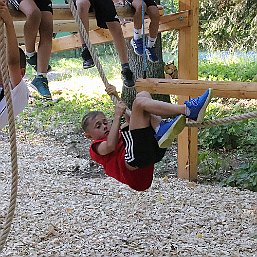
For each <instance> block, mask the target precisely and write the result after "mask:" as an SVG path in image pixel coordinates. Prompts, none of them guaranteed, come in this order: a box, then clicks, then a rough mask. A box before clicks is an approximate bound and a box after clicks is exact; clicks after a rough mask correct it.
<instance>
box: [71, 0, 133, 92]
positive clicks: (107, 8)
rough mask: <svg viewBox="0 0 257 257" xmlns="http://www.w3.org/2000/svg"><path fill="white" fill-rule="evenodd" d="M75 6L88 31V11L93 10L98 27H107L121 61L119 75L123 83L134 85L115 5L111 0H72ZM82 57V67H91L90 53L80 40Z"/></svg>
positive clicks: (128, 85) (127, 85)
mask: <svg viewBox="0 0 257 257" xmlns="http://www.w3.org/2000/svg"><path fill="white" fill-rule="evenodd" d="M74 1H75V3H76V6H77V10H78V15H79V17H80V19H81V21H82V23H83V25H84V27H85V29H86V31H87V33H88V32H89V17H88V12H89V11H92V10H94V12H95V16H96V20H97V25H98V27H100V28H105V29H107V28H108V29H109V31H110V33H111V35H112V37H113V42H114V44H115V47H116V49H117V52H118V55H119V58H120V62H121V67H122V71H121V75H122V79H123V81H124V85H125V86H126V87H128V88H131V87H133V86H134V85H135V82H134V76H133V73H132V71H131V70H130V68H129V63H128V54H127V48H126V43H125V39H124V36H123V32H122V29H121V25H120V23H119V19H118V16H117V13H116V9H115V6H114V4H113V2H112V0H104V1H103V0H74ZM82 46H83V49H82V58H83V60H84V62H83V67H84V68H85V69H87V68H90V67H93V66H94V62H93V59H92V57H91V54H90V52H89V50H88V48H87V46H86V45H85V44H84V42H83V40H82Z"/></svg>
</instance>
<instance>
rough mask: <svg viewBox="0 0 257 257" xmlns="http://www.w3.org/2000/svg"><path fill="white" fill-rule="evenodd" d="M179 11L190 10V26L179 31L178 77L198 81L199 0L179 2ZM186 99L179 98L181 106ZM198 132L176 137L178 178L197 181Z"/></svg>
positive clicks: (188, 132)
mask: <svg viewBox="0 0 257 257" xmlns="http://www.w3.org/2000/svg"><path fill="white" fill-rule="evenodd" d="M179 10H180V11H184V10H190V20H189V23H190V26H188V27H184V28H181V29H180V30H179V40H178V68H179V69H178V77H179V78H181V79H193V80H197V79H198V31H199V18H198V15H199V0H179ZM185 100H188V97H184V96H179V97H178V103H179V104H182V103H184V101H185ZM197 147H198V130H197V129H196V128H185V129H184V130H183V131H182V133H180V135H179V136H178V177H179V178H182V179H188V180H190V181H195V180H197V157H198V150H197Z"/></svg>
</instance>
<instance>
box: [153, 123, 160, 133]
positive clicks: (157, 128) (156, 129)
mask: <svg viewBox="0 0 257 257" xmlns="http://www.w3.org/2000/svg"><path fill="white" fill-rule="evenodd" d="M159 128H160V125H158V126H157V127H156V128H155V129H154V131H155V133H157V132H158V130H159Z"/></svg>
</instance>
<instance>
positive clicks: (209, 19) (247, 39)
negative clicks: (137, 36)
mask: <svg viewBox="0 0 257 257" xmlns="http://www.w3.org/2000/svg"><path fill="white" fill-rule="evenodd" d="M161 4H162V5H163V6H164V10H165V14H168V13H171V12H177V11H178V9H179V8H178V0H162V1H161ZM199 4H200V6H199V32H200V35H199V46H200V49H206V50H221V49H223V50H226V49H232V50H235V49H237V50H256V49H257V40H256V39H257V37H256V35H257V26H256V24H257V11H256V10H257V1H256V0H199ZM162 37H163V49H165V50H166V49H169V50H171V51H173V52H174V47H175V46H176V45H177V42H178V37H177V34H176V33H175V32H174V31H171V32H165V33H162Z"/></svg>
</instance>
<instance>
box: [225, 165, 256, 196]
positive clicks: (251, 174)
mask: <svg viewBox="0 0 257 257" xmlns="http://www.w3.org/2000/svg"><path fill="white" fill-rule="evenodd" d="M222 185H224V186H233V187H238V188H240V189H249V190H251V191H254V192H257V161H255V162H253V163H251V164H250V163H248V164H246V165H244V166H243V167H241V168H239V169H238V170H237V171H236V172H235V173H234V174H233V175H231V176H230V177H228V178H227V179H224V180H223V182H222Z"/></svg>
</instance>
